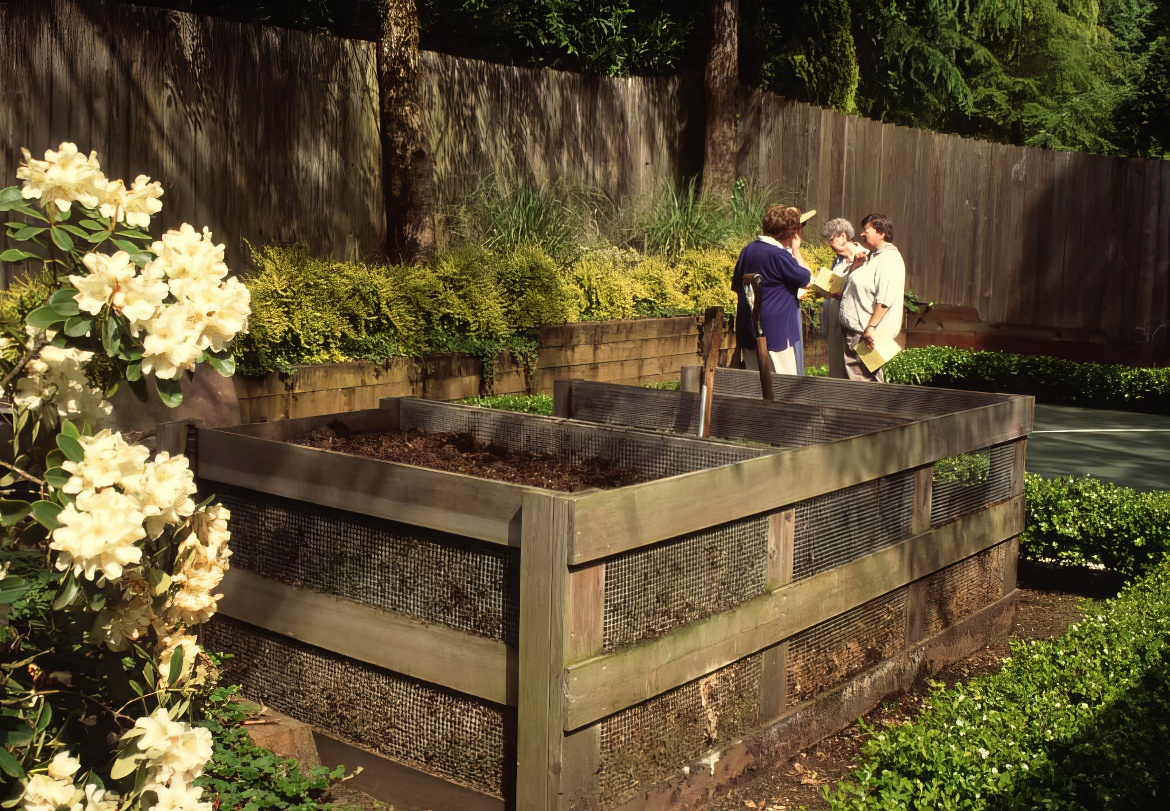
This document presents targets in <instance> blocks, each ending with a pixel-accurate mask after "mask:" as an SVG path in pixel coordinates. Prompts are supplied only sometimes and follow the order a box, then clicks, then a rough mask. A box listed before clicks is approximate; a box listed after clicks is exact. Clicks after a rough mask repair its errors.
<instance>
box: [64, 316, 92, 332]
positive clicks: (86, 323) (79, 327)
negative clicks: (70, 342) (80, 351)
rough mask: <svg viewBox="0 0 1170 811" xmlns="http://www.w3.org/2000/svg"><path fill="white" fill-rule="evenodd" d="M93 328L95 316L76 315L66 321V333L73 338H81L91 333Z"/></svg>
mask: <svg viewBox="0 0 1170 811" xmlns="http://www.w3.org/2000/svg"><path fill="white" fill-rule="evenodd" d="M92 329H93V316H89V315H75V316H73V317H72V318H70V319H69V320H68V321H66V322H65V334H66V335H68V336H70V337H71V338H80V337H81V336H82V335H89V333H90V330H92Z"/></svg>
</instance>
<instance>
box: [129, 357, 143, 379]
mask: <svg viewBox="0 0 1170 811" xmlns="http://www.w3.org/2000/svg"><path fill="white" fill-rule="evenodd" d="M126 379H127V380H128V381H130V382H131V383H134V382H136V381H139V380H141V379H142V361H141V360H133V361H130V362H129V363H127V364H126Z"/></svg>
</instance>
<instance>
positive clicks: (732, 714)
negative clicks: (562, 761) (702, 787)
mask: <svg viewBox="0 0 1170 811" xmlns="http://www.w3.org/2000/svg"><path fill="white" fill-rule="evenodd" d="M761 658H762V657H761V656H760V655H759V654H753V655H752V656H748V657H746V658H744V659H740V660H739V661H738V662H734V663H732V664H730V665H728V666H727V667H724V668H721V669H719V670H716V671H715V672H713V673H710V674H708V675H706V676H704V677H702V678H700V679H696V680H695V681H692V682H688V683H686V684H684V685H681V686H679V687H676V688H674V689H673V690H670V691H668V692H666V693H663V694H662V695H660V696H656V697H655V698H652V699H650V700H649V701H645V702H643V703H641V704H638V705H636V706H633V707H630V708H629V709H627V710H622V711H621V712H619V713H617V714H616V715H611V716H610V717H609V718H606V719H605V720H604V721H602V722H601V761H600V762H601V767H600V769H599V770H598V772H597V781H598V793H599V798H600V804H601V807H602V808H612V807H614V806H616V805H620V804H621V803H623V802H625V801H626V800H629V799H630V798H632V797H634V796H636V795H637V794H638V793H639V792H641V791H644V790H645V789H647V788H649V787H650V786H653V785H654V784H656V783H659V782H661V781H662V780H665V779H666V778H668V777H670V776H671V775H672V774H677V773H678V772H679V770H680V769H681V768H682V767H683V766H689V765H690V764H692V763H694V762H695V761H696V760H698V759H699V758H701V757H702V756H703V755H704V754H706V753H707V752H709V751H710V750H711V749H714V748H717V747H720V746H726V745H727V744H729V743H732V742H733V741H734V740H735V738H736V737H737V736H739V735H742V734H743V733H744V732H746V731H748V730H749V729H751V728H752V727H754V726H755V725H756V724H757V723H758V722H759V715H760V695H759V694H760V662H761Z"/></svg>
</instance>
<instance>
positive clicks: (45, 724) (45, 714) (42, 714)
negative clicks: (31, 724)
mask: <svg viewBox="0 0 1170 811" xmlns="http://www.w3.org/2000/svg"><path fill="white" fill-rule="evenodd" d="M37 706H38V709H39V712H38V714H37V723H36V727H35V729H36V731H37V732H44V731H45V730H46V729H48V728H49V723H50V722H51V721H52V720H53V705H52V704H50V703H49V702H47V701H42V702H40V704H38V705H37Z"/></svg>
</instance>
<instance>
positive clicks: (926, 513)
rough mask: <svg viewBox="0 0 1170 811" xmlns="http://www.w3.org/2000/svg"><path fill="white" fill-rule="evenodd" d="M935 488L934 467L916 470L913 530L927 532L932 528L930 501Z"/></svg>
mask: <svg viewBox="0 0 1170 811" xmlns="http://www.w3.org/2000/svg"><path fill="white" fill-rule="evenodd" d="M933 490H934V467H933V466H931V467H924V468H920V469H919V470H916V471H915V472H914V520H913V522H912V523H913V527H912V532H914V534H915V535H917V534H918V533H919V532H926V530H928V529H930V503H931V496H932V494H933Z"/></svg>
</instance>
